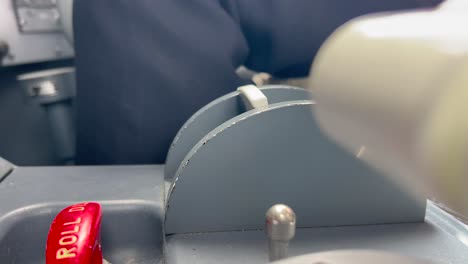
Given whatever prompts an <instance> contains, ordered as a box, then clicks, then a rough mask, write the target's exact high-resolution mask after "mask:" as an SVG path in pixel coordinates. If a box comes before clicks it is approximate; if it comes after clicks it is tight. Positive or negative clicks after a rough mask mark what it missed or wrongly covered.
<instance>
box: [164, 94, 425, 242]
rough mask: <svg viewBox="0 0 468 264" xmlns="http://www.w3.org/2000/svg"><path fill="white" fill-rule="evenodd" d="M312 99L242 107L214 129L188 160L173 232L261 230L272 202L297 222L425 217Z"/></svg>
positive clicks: (175, 191) (175, 202)
mask: <svg viewBox="0 0 468 264" xmlns="http://www.w3.org/2000/svg"><path fill="white" fill-rule="evenodd" d="M312 105H313V103H312V102H311V101H295V102H288V103H279V104H273V105H270V107H269V108H267V109H262V110H252V111H249V112H247V113H244V114H241V115H239V116H237V117H235V118H233V119H231V120H229V121H227V122H225V123H224V124H222V125H220V126H218V127H217V128H216V129H214V130H213V131H211V132H210V133H208V134H207V136H205V137H204V138H203V139H201V140H200V141H199V142H198V143H197V144H196V146H195V147H193V148H192V150H191V151H190V153H189V154H188V155H187V156H186V158H185V159H184V161H183V162H182V163H181V166H180V168H179V169H178V171H177V173H176V178H175V179H174V182H173V184H172V186H171V189H170V192H169V197H168V203H167V205H166V222H165V227H166V233H167V234H174V233H193V232H210V231H231V230H248V229H262V228H263V225H264V214H265V212H266V210H267V209H268V208H269V207H270V206H271V205H273V204H277V203H284V204H288V205H289V206H291V207H292V208H293V209H294V210H295V212H296V214H297V217H298V221H297V226H298V227H315V226H339V225H361V224H378V223H401V222H420V221H423V220H424V211H425V200H424V199H422V198H414V197H411V196H410V195H409V194H407V193H405V192H404V191H402V190H401V189H400V188H398V187H397V186H396V185H394V184H393V183H391V182H389V181H388V180H387V178H385V177H382V176H381V175H379V174H378V173H376V172H375V171H374V170H372V169H370V168H368V167H367V166H366V165H365V164H364V163H363V162H361V161H360V160H359V159H357V158H356V157H354V156H352V155H349V154H347V153H346V152H345V151H343V150H342V149H341V148H339V147H338V146H336V145H335V144H333V143H332V142H330V141H329V140H328V139H327V138H326V137H325V136H324V135H322V133H321V132H320V130H319V128H318V127H317V125H316V123H315V121H314V118H313V116H312V113H311V106H312Z"/></svg>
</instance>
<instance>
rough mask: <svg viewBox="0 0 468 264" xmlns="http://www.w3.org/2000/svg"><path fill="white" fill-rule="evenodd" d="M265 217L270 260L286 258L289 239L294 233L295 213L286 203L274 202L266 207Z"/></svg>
mask: <svg viewBox="0 0 468 264" xmlns="http://www.w3.org/2000/svg"><path fill="white" fill-rule="evenodd" d="M265 218H266V219H265V231H266V234H267V236H268V257H269V259H270V261H276V260H280V259H284V258H287V257H288V247H289V241H290V240H291V239H293V238H294V235H295V234H296V214H295V213H294V211H293V210H292V209H291V208H290V207H289V206H287V205H284V204H275V205H273V206H272V207H271V208H270V209H268V211H267V213H266V217H265Z"/></svg>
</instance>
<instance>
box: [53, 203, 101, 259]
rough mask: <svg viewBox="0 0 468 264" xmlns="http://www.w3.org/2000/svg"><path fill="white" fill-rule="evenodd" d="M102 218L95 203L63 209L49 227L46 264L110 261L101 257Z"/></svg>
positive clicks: (80, 204)
mask: <svg viewBox="0 0 468 264" xmlns="http://www.w3.org/2000/svg"><path fill="white" fill-rule="evenodd" d="M101 217H102V210H101V205H100V204H98V203H94V202H85V203H79V204H74V205H71V206H69V207H67V208H65V209H63V210H62V211H61V212H60V213H59V214H58V215H57V216H56V217H55V219H54V221H53V222H52V225H51V227H50V230H49V235H48V237H47V245H46V264H110V263H109V262H107V261H105V260H103V258H102V249H101Z"/></svg>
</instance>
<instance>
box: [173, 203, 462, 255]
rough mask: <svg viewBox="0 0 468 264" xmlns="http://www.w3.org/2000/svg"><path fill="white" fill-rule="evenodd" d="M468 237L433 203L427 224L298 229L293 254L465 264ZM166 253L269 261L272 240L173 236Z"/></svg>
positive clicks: (253, 234)
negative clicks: (353, 253)
mask: <svg viewBox="0 0 468 264" xmlns="http://www.w3.org/2000/svg"><path fill="white" fill-rule="evenodd" d="M355 213H357V211H356V212H355ZM298 221H301V218H300V216H298ZM467 237H468V228H467V226H466V225H461V224H460V222H458V221H457V220H456V219H454V218H453V217H451V216H448V215H447V214H446V213H445V212H443V211H441V210H440V209H438V208H437V207H436V206H434V205H433V204H432V203H429V205H428V208H427V217H426V221H425V222H423V223H405V224H387V225H365V226H344V227H319V228H301V229H298V230H297V232H296V237H295V239H294V240H292V241H291V243H290V247H289V253H290V256H291V257H293V256H300V255H304V254H310V253H317V252H322V251H330V250H348V249H353V250H354V249H364V250H383V251H388V252H391V253H396V254H402V255H407V256H413V257H419V258H423V259H429V260H432V261H435V262H436V263H452V264H465V263H468V243H467V242H466V238H467ZM462 239H465V242H463V241H462ZM165 254H166V261H167V263H170V264H183V263H193V264H215V263H222V264H237V263H267V262H268V252H267V239H266V236H265V233H264V232H263V231H261V230H258V231H244V232H242V231H237V232H219V233H204V234H199V233H198V234H177V235H172V236H169V237H167V240H166V250H165ZM309 263H311V262H309ZM375 263H380V262H375ZM394 263H397V262H394Z"/></svg>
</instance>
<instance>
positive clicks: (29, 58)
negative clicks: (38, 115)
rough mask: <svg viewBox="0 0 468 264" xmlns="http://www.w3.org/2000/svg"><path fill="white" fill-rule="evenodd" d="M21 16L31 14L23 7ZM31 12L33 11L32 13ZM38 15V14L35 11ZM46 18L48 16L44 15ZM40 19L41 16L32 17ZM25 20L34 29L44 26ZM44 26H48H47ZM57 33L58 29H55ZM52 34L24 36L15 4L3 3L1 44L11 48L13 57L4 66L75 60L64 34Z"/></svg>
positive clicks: (0, 8) (6, 0)
mask: <svg viewBox="0 0 468 264" xmlns="http://www.w3.org/2000/svg"><path fill="white" fill-rule="evenodd" d="M21 8H22V10H23V11H26V12H23V11H21V12H20V13H19V14H20V15H27V14H29V13H28V12H27V10H26V9H24V6H23V7H21ZM30 10H31V9H30ZM33 11H34V10H33ZM43 15H44V14H43ZM34 17H36V18H37V17H40V16H38V15H36V16H32V17H31V18H32V19H34ZM23 20H24V21H25V22H26V23H29V24H31V26H38V25H40V24H41V23H40V21H34V20H29V21H28V19H27V18H26V19H24V18H23ZM43 26H44V25H43ZM31 29H32V30H33V31H35V30H36V29H34V28H27V30H26V31H28V30H29V31H30V30H31ZM54 30H55V29H54ZM54 30H53V31H51V32H47V30H43V29H41V30H40V31H43V33H40V32H29V33H28V32H21V29H20V26H19V25H18V21H17V19H16V9H15V6H14V1H12V0H0V32H1V35H0V40H1V41H4V42H6V43H7V44H8V46H9V54H8V55H7V56H6V57H5V58H4V60H3V61H0V65H4V66H9V65H18V64H25V63H33V62H42V61H50V60H58V59H65V58H71V57H73V56H74V51H73V48H72V46H71V45H70V44H69V42H68V41H67V39H66V37H65V35H64V33H63V32H62V31H54Z"/></svg>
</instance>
